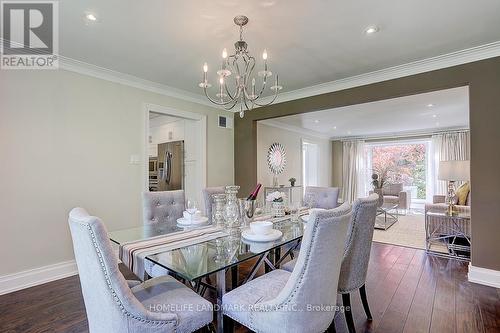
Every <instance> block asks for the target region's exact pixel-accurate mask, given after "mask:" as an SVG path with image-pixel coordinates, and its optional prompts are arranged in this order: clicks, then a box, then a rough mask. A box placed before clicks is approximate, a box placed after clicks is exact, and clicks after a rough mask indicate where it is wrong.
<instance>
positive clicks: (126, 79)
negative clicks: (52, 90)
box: [59, 55, 216, 109]
mask: <svg viewBox="0 0 500 333" xmlns="http://www.w3.org/2000/svg"><path fill="white" fill-rule="evenodd" d="M59 69H63V70H66V71H70V72H75V73H79V74H83V75H87V76H91V77H95V78H98V79H102V80H106V81H110V82H115V83H119V84H122V85H125V86H130V87H134V88H138V89H142V90H146V91H149V92H153V93H156V94H160V95H164V96H168V97H173V98H177V99H181V100H184V101H188V102H192V103H197V104H201V105H205V106H210V107H212V108H214V109H216V108H215V107H214V104H212V103H210V101H208V100H207V99H206V98H205V97H204V96H202V95H198V94H195V93H191V92H188V91H185V90H182V89H178V88H174V87H170V86H167V85H164V84H161V83H157V82H153V81H149V80H145V79H141V78H140V77H137V76H134V75H131V74H126V73H122V72H118V71H114V70H111V69H107V68H104V67H99V66H96V65H92V64H89V63H86V62H83V61H79V60H76V59H72V58H68V57H64V56H61V55H59Z"/></svg>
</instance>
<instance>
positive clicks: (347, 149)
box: [342, 140, 366, 202]
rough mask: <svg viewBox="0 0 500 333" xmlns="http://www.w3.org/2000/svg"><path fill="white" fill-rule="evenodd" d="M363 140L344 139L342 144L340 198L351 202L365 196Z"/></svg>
mask: <svg viewBox="0 0 500 333" xmlns="http://www.w3.org/2000/svg"><path fill="white" fill-rule="evenodd" d="M364 158H365V142H364V141H363V140H353V141H344V142H343V146H342V198H343V199H344V202H353V201H354V200H356V199H357V198H358V197H361V196H365V193H364V192H365V182H366V175H365V173H366V171H365V161H364Z"/></svg>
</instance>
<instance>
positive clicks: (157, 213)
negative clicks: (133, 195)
mask: <svg viewBox="0 0 500 333" xmlns="http://www.w3.org/2000/svg"><path fill="white" fill-rule="evenodd" d="M142 198H143V214H144V224H145V225H148V224H155V223H168V224H171V225H175V224H176V223H177V219H178V218H181V217H182V212H183V211H184V208H185V206H184V191H183V190H177V191H161V192H144V193H143V196H142Z"/></svg>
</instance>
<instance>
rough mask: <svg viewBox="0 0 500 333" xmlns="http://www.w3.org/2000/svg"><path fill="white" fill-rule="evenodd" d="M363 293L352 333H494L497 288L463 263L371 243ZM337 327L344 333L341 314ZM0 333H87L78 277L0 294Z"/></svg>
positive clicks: (498, 327)
mask: <svg viewBox="0 0 500 333" xmlns="http://www.w3.org/2000/svg"><path fill="white" fill-rule="evenodd" d="M249 267H250V263H249V264H248V265H245V266H243V267H242V268H241V269H240V276H241V277H243V276H244V274H245V271H246V270H248V269H249ZM123 271H124V274H125V275H126V276H127V277H128V278H130V277H131V273H130V272H128V271H126V270H125V269H124V270H123ZM261 273H262V272H260V274H261ZM228 276H229V274H228ZM366 288H367V295H368V301H369V304H370V308H371V312H372V315H373V321H372V322H367V321H366V317H365V315H364V311H363V307H362V303H361V299H360V298H359V294H358V293H353V294H352V296H351V303H352V307H353V316H354V322H355V325H356V331H357V332H384V333H391V332H405V333H413V332H416V333H417V332H440V333H442V332H484V333H492V332H500V290H498V289H495V288H490V287H485V286H481V285H478V284H473V283H470V282H468V281H467V263H464V262H459V261H455V260H447V259H443V258H438V257H433V256H427V255H426V254H425V252H424V251H422V250H416V249H411V248H405V247H399V246H392V245H387V244H381V243H373V245H372V253H371V259H370V265H369V271H368V277H367V282H366ZM213 296H214V295H213V294H208V295H207V297H208V298H209V299H212V298H213ZM339 302H340V298H339ZM336 327H337V332H339V333H340V332H347V328H346V325H345V321H344V318H343V315H340V316H337V318H336ZM237 331H238V332H246V331H247V330H246V329H245V328H243V327H238V328H237ZM0 332H6V333H7V332H8V333H12V332H16V333H17V332H37V333H38V332H74V333H77V332H78V333H80V332H88V326H87V322H86V316H85V307H84V304H83V299H82V294H81V290H80V284H79V281H78V277H77V276H74V277H69V278H66V279H62V280H58V281H54V282H51V283H47V284H44V285H41V286H36V287H32V288H29V289H25V290H21V291H18V292H15V293H11V294H7V295H3V296H0Z"/></svg>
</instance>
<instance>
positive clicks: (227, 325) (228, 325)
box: [223, 316, 234, 333]
mask: <svg viewBox="0 0 500 333" xmlns="http://www.w3.org/2000/svg"><path fill="white" fill-rule="evenodd" d="M223 320H224V333H233V332H234V321H233V320H232V319H231V318H229V317H228V316H224V319H223Z"/></svg>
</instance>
